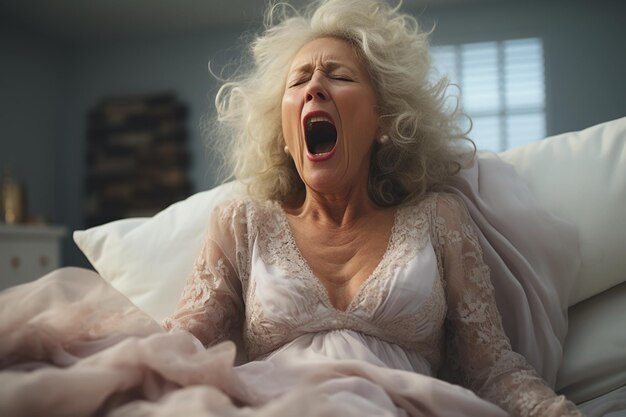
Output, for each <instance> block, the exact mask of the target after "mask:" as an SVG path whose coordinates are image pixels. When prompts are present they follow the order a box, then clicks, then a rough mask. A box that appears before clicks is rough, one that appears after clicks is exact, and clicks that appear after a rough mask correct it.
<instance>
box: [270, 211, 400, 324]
mask: <svg viewBox="0 0 626 417" xmlns="http://www.w3.org/2000/svg"><path fill="white" fill-rule="evenodd" d="M275 205H276V207H277V209H278V212H279V216H280V220H281V222H282V223H283V225H282V226H283V227H284V229H285V233H286V238H287V241H288V242H289V246H291V247H292V248H293V250H294V252H295V253H294V257H293V258H292V257H290V258H289V259H288V260H287V262H297V263H298V264H299V265H298V266H299V267H300V268H299V269H300V270H302V271H303V272H304V273H305V275H306V277H307V278H308V281H309V282H310V283H311V285H313V287H314V288H315V291H316V292H317V293H318V294H319V296H320V299H321V301H322V302H323V303H324V304H325V305H326V307H327V308H329V309H331V310H333V311H335V312H339V313H349V312H351V311H353V310H354V309H355V308H356V306H357V304H358V303H359V301H360V299H361V297H362V295H363V293H364V291H365V289H366V288H367V287H368V286H369V285H370V284H371V282H372V281H374V279H375V278H376V276H378V274H379V270H380V269H381V268H382V266H383V264H384V263H385V262H386V261H387V258H388V257H389V256H390V249H391V247H392V246H393V243H394V242H395V241H396V235H397V233H398V232H397V228H398V223H399V221H398V219H399V217H400V216H399V213H400V210H401V208H402V207H401V206H400V207H397V208H395V211H394V213H393V223H392V226H391V231H390V232H389V237H388V239H387V246H386V247H385V251H384V252H383V254H382V256H381V257H380V260H379V261H378V263H377V264H376V266H375V267H374V268H373V269H372V271H371V272H370V273H369V274H368V276H367V278H365V280H364V281H363V282H362V283H361V285H360V286H359V288H358V290H357V291H356V292H355V293H354V296H353V297H352V299H351V300H350V303H348V306H347V307H346V309H345V310H342V309H340V308H337V307H336V306H335V305H334V304H333V303H332V302H331V301H330V295H329V294H328V290H327V289H326V287H324V285H323V284H322V281H321V280H320V279H319V277H318V276H317V275H315V272H313V269H312V268H311V265H310V264H309V262H308V261H307V259H306V258H305V257H304V255H303V254H302V251H301V250H300V247H299V246H298V244H297V242H296V238H295V235H294V234H293V230H292V228H291V224H290V223H289V219H288V218H287V212H286V211H285V209H284V208H283V207H282V206H281V205H280V203H279V202H276V203H275Z"/></svg>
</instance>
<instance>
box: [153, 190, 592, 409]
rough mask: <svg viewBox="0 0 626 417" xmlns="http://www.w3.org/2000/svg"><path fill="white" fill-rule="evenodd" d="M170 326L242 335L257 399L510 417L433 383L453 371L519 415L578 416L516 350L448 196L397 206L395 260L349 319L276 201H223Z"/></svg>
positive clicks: (387, 258)
mask: <svg viewBox="0 0 626 417" xmlns="http://www.w3.org/2000/svg"><path fill="white" fill-rule="evenodd" d="M165 327H166V328H168V329H175V328H182V329H185V330H188V331H190V332H191V333H193V334H194V335H195V336H196V337H197V338H198V339H199V340H200V341H202V342H203V343H204V344H205V345H213V344H216V343H218V342H220V341H223V340H227V339H237V338H238V337H239V338H240V337H241V336H242V337H243V346H244V350H245V353H246V354H247V356H248V359H249V360H250V361H251V362H248V363H247V364H245V365H242V366H239V367H238V368H237V372H238V373H239V375H240V376H241V378H242V379H243V380H244V381H246V383H247V384H248V386H249V387H250V390H251V392H254V394H251V395H256V396H258V397H259V398H260V399H259V400H258V401H260V402H268V401H271V400H272V399H276V398H280V397H281V395H283V394H284V393H285V392H288V391H289V390H290V389H291V388H292V387H294V386H297V385H298V384H304V383H306V381H309V382H311V381H314V382H315V383H311V386H312V387H313V388H311V389H318V390H319V389H322V390H324V389H326V390H327V393H328V395H329V396H337V395H339V394H338V393H342V394H341V395H339V397H338V398H341V401H337V404H339V405H338V406H341V407H356V409H357V410H358V407H365V410H369V411H371V410H380V411H381V412H382V411H383V410H386V411H385V412H387V411H389V410H393V413H390V414H387V415H464V414H463V413H466V415H481V416H487V415H494V416H495V415H502V414H501V413H502V412H501V410H499V409H497V407H493V406H492V405H491V404H490V403H488V402H486V401H483V400H481V399H479V398H478V397H475V396H474V394H472V393H471V392H470V391H469V390H465V389H462V388H460V387H458V386H455V385H451V384H447V383H445V382H442V381H435V382H433V380H434V379H433V378H431V376H437V375H439V374H442V373H445V375H447V376H448V377H449V378H451V379H452V380H453V381H454V382H455V383H458V384H460V385H463V386H465V387H468V388H470V389H471V390H472V391H473V392H475V393H476V394H478V396H480V397H482V398H483V399H486V400H488V401H489V402H491V403H494V404H497V405H498V406H499V407H501V408H502V409H504V410H506V411H507V412H509V413H510V414H511V415H521V416H561V415H580V414H579V412H578V411H577V410H576V409H575V407H574V406H573V404H571V403H570V402H568V401H566V400H565V399H564V398H563V397H557V396H555V394H554V393H553V392H552V390H551V389H550V388H548V387H547V386H546V385H545V384H544V382H543V381H542V380H541V379H540V378H539V377H537V376H536V373H535V372H534V371H533V370H532V369H531V368H530V367H529V366H528V365H527V362H526V361H525V359H524V358H523V357H522V356H520V355H518V354H516V353H515V352H513V351H512V350H511V348H510V344H509V341H508V339H507V337H506V336H505V334H504V332H503V330H502V326H501V320H500V316H499V313H498V311H497V308H496V305H495V301H494V295H493V287H492V285H491V282H490V279H489V269H488V267H487V266H486V265H485V264H484V263H483V260H482V254H481V248H480V245H479V243H478V240H477V238H476V235H475V232H474V230H473V227H472V225H471V223H470V220H469V217H468V215H467V212H466V209H465V207H464V206H463V205H462V203H460V202H459V201H458V200H457V199H456V198H455V197H453V196H451V195H447V194H432V195H429V196H428V197H427V198H426V199H425V200H423V201H422V202H421V203H420V204H418V205H412V206H403V207H400V208H398V210H397V212H396V215H395V220H394V226H393V230H392V232H391V236H390V240H389V243H388V247H387V250H386V252H385V253H384V255H383V257H382V259H381V260H380V263H379V264H378V266H377V267H376V268H375V270H374V271H373V272H372V274H371V275H370V276H369V277H368V278H367V280H366V281H365V282H364V283H363V285H362V287H361V288H360V290H359V291H358V293H357V294H356V296H355V297H354V299H353V300H352V302H351V303H350V305H349V306H348V308H347V309H346V310H345V311H340V310H337V309H336V308H334V307H333V306H332V305H331V303H330V301H329V298H328V295H327V292H326V290H325V288H324V287H323V286H322V284H321V283H320V281H319V280H318V279H317V278H316V277H315V276H314V274H313V272H312V271H311V268H310V267H309V266H308V265H307V262H306V261H305V260H304V258H303V257H302V255H301V254H300V252H299V250H298V248H297V246H296V244H295V241H294V238H293V236H292V234H291V231H290V228H289V224H288V222H287V218H286V215H285V213H284V211H283V210H282V208H281V207H280V205H279V204H278V203H276V202H258V201H253V200H249V199H247V200H242V201H234V202H229V203H227V204H224V205H222V206H221V207H219V208H218V209H217V210H215V211H214V213H213V215H212V216H211V220H210V226H209V233H208V236H207V238H206V242H205V244H204V247H203V250H202V252H201V255H200V256H199V258H198V261H197V262H196V264H195V267H194V272H193V274H192V276H191V277H190V278H189V280H188V282H187V284H186V286H185V289H184V292H183V295H182V298H181V301H180V304H179V307H178V310H177V311H176V312H175V314H174V315H173V316H172V317H170V318H169V319H167V320H166V321H165ZM346 367H347V368H346ZM346 369H347V370H346ZM407 371H409V372H407ZM333 373H338V374H341V375H343V376H342V378H328V377H327V375H330V374H333ZM324 375H326V376H324ZM347 375H349V376H347ZM424 379H428V380H429V384H430V385H428V390H429V391H428V393H427V394H426V395H423V394H424V393H423V392H422V393H421V395H419V396H418V395H417V394H418V392H420V390H422V391H423V390H424V385H423V384H422V382H423V381H424ZM315 384H317V385H315ZM324 384H326V386H325V385H324ZM324 386H325V388H324ZM320 387H321V388H320ZM413 392H414V393H415V394H416V395H413V394H412V393H413ZM413 397H419V399H418V398H413ZM372 407H373V408H372ZM344 411H345V410H344ZM337 412H338V413H339V414H341V412H339V411H337ZM342 412H343V411H342ZM375 414H376V413H374V414H373V415H375ZM380 415H383V414H380Z"/></svg>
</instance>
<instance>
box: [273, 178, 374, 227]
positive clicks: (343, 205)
mask: <svg viewBox="0 0 626 417" xmlns="http://www.w3.org/2000/svg"><path fill="white" fill-rule="evenodd" d="M284 208H285V210H286V212H287V213H289V214H291V215H293V216H295V217H298V218H300V219H303V220H304V219H306V220H307V221H312V222H314V223H317V224H320V225H325V226H330V227H334V228H344V227H351V226H353V225H355V224H356V223H359V221H361V220H363V219H364V218H368V217H369V216H370V215H371V214H373V213H374V212H376V211H380V210H381V208H380V207H379V206H377V205H376V204H375V203H374V202H373V201H372V200H371V199H370V197H369V195H368V193H367V189H366V188H364V187H354V188H352V189H348V190H345V191H344V192H333V193H322V192H318V191H315V190H312V189H310V188H308V187H306V188H305V189H304V190H303V191H302V192H301V193H300V194H299V195H298V196H297V197H296V198H294V199H293V200H291V201H289V202H287V203H285V204H284Z"/></svg>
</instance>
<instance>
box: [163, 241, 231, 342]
mask: <svg viewBox="0 0 626 417" xmlns="http://www.w3.org/2000/svg"><path fill="white" fill-rule="evenodd" d="M228 275H229V271H228V268H227V267H226V264H225V262H224V259H223V258H219V259H218V261H217V264H216V265H215V266H214V268H210V267H209V266H208V265H207V264H206V261H205V259H204V251H203V252H202V253H201V255H200V257H199V258H198V260H197V261H196V263H195V264H194V268H193V271H192V274H191V276H190V277H189V279H188V280H187V283H186V285H185V287H184V289H183V293H182V296H181V302H180V304H179V306H178V309H177V311H176V313H175V314H174V315H173V316H171V317H169V318H167V319H165V320H164V322H163V327H164V328H165V329H166V330H170V331H172V330H176V329H185V330H188V331H190V332H191V333H192V334H193V335H194V336H196V337H197V338H198V339H199V340H200V341H201V342H202V343H203V344H204V345H205V346H210V345H214V344H216V343H218V342H220V341H222V340H225V339H228V338H229V336H230V332H231V331H232V329H233V327H235V325H236V324H237V323H238V322H239V319H238V318H239V316H240V315H239V314H238V308H237V306H238V302H237V300H236V299H234V294H233V293H232V292H231V291H229V290H227V289H226V288H227V286H226V285H225V282H224V280H225V279H227V278H226V277H227V276H228Z"/></svg>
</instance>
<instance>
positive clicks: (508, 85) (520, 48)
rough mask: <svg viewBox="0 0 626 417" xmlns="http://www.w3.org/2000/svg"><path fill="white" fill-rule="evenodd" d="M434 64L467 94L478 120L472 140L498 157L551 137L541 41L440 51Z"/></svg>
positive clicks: (464, 98) (464, 100)
mask: <svg viewBox="0 0 626 417" xmlns="http://www.w3.org/2000/svg"><path fill="white" fill-rule="evenodd" d="M431 52H432V55H433V63H434V65H435V67H436V68H437V70H438V71H439V73H440V74H447V75H448V78H449V79H450V81H451V82H452V83H455V84H458V85H459V86H460V88H461V105H462V108H463V110H464V111H465V112H466V113H467V114H469V115H470V116H471V118H472V122H473V129H472V131H471V132H470V134H469V136H470V137H471V138H472V139H473V140H474V142H476V146H477V147H478V149H479V150H490V151H494V152H499V151H503V150H505V149H509V148H514V147H517V146H520V145H523V144H526V143H529V142H532V141H535V140H538V139H542V138H543V137H545V133H546V120H545V119H546V117H545V88H544V69H543V68H544V67H543V44H542V42H541V39H537V38H531V39H516V40H507V41H499V42H482V43H468V44H462V45H446V46H436V47H433V48H432V50H431Z"/></svg>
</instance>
